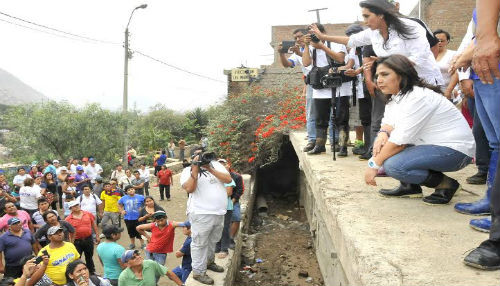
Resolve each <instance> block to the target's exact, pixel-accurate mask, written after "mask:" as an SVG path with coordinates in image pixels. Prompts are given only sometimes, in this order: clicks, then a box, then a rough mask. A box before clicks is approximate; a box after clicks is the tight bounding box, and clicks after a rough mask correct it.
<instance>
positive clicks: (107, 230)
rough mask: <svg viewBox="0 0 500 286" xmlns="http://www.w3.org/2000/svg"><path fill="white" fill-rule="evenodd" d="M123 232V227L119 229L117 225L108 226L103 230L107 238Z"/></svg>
mask: <svg viewBox="0 0 500 286" xmlns="http://www.w3.org/2000/svg"><path fill="white" fill-rule="evenodd" d="M122 231H123V228H122V227H118V226H116V225H107V226H105V227H104V228H103V229H102V234H104V236H106V237H111V235H112V234H114V233H120V232H122Z"/></svg>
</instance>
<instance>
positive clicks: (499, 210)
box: [474, 79, 500, 241]
mask: <svg viewBox="0 0 500 286" xmlns="http://www.w3.org/2000/svg"><path fill="white" fill-rule="evenodd" d="M474 94H475V100H476V112H477V114H478V115H479V118H480V119H481V124H482V125H483V128H484V132H485V133H486V138H488V142H489V145H490V148H491V149H493V151H498V149H499V145H500V144H499V143H500V112H499V109H498V107H499V106H500V80H498V79H495V80H494V82H493V84H483V83H481V81H479V80H474ZM498 162H499V163H500V160H499V161H498ZM491 175H493V174H490V176H491ZM499 181H500V178H499V168H498V167H497V170H496V174H495V181H494V183H493V188H492V192H491V203H490V204H491V205H490V206H491V229H490V240H493V241H500V182H499Z"/></svg>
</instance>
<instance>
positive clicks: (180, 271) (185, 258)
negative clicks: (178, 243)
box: [172, 221, 193, 282]
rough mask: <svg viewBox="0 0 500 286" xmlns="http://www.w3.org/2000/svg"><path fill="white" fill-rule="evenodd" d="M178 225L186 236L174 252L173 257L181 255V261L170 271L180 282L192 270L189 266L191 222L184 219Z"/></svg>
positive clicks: (185, 278) (184, 280)
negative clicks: (179, 247)
mask: <svg viewBox="0 0 500 286" xmlns="http://www.w3.org/2000/svg"><path fill="white" fill-rule="evenodd" d="M178 226H179V227H182V233H184V235H185V236H187V237H186V240H184V243H183V244H182V247H181V249H179V250H178V251H177V252H176V253H175V257H177V258H181V257H182V263H181V265H180V266H177V267H175V268H174V269H172V272H174V273H175V275H177V277H179V279H181V281H182V282H186V280H187V278H188V277H189V274H191V271H192V270H193V268H192V267H191V240H192V239H191V223H190V222H189V221H185V222H183V223H179V224H178Z"/></svg>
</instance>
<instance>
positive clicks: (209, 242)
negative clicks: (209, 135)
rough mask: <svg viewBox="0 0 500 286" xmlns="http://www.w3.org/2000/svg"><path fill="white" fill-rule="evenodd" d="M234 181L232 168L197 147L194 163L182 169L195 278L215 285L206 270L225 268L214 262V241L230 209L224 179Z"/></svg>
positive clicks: (217, 237)
mask: <svg viewBox="0 0 500 286" xmlns="http://www.w3.org/2000/svg"><path fill="white" fill-rule="evenodd" d="M231 181H232V179H231V175H230V174H229V172H228V171H227V170H226V168H224V166H222V165H221V164H220V163H219V162H217V158H216V156H215V154H214V153H209V152H204V153H202V151H201V150H197V151H195V153H194V158H193V161H192V164H191V166H189V167H186V168H185V169H184V170H183V171H182V173H181V185H182V188H184V189H185V190H186V192H187V193H188V194H189V199H188V201H187V215H188V218H189V221H190V222H191V233H192V234H191V236H192V242H191V257H192V263H191V265H192V267H193V278H194V279H195V280H197V281H199V282H201V283H203V284H208V285H212V284H214V280H213V279H212V278H210V277H209V276H208V275H207V274H206V271H207V269H208V270H212V271H215V272H224V268H222V267H221V266H219V265H217V264H215V262H214V260H215V244H216V243H217V242H218V241H219V240H220V238H221V235H222V229H223V226H224V225H223V223H224V215H225V214H226V209H227V192H226V188H225V187H224V184H225V183H230V182H231Z"/></svg>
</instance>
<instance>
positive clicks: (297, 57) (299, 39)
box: [278, 29, 316, 152]
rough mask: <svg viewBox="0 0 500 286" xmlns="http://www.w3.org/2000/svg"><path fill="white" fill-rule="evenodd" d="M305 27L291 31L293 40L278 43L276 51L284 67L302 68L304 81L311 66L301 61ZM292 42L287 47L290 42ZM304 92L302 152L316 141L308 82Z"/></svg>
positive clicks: (310, 147) (306, 150)
mask: <svg viewBox="0 0 500 286" xmlns="http://www.w3.org/2000/svg"><path fill="white" fill-rule="evenodd" d="M307 33H308V32H307V30H306V29H296V30H295V31H293V33H292V34H293V38H294V39H295V42H293V41H283V42H281V43H280V44H279V45H278V53H279V55H280V61H281V64H282V65H283V66H284V67H286V68H287V67H288V68H294V67H295V66H298V65H300V66H301V68H302V73H303V78H304V81H305V79H306V77H307V74H308V73H309V71H310V70H311V66H310V65H309V66H305V65H304V64H303V63H302V54H303V52H304V49H305V48H304V46H305V43H304V36H305V35H306V34H307ZM292 43H293V44H294V45H293V46H291V47H289V45H290V44H292ZM290 51H291V52H292V53H293V54H292V55H291V56H290V57H288V58H287V57H286V56H285V54H286V53H289V52H290ZM305 93H306V121H307V125H306V128H307V141H308V142H307V145H306V146H305V147H304V152H308V151H311V150H312V149H313V148H314V145H315V142H316V126H315V117H316V112H315V111H314V105H313V99H312V93H313V90H312V87H311V85H310V84H307V83H306V86H305Z"/></svg>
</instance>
